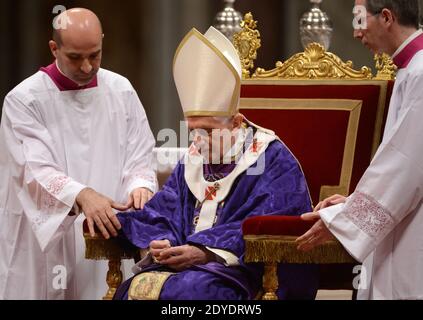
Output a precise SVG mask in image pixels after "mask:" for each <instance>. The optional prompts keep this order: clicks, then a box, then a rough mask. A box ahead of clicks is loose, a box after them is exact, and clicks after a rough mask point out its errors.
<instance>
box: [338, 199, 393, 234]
mask: <svg viewBox="0 0 423 320" xmlns="http://www.w3.org/2000/svg"><path fill="white" fill-rule="evenodd" d="M345 215H346V217H347V218H348V219H350V220H351V221H352V222H353V223H354V224H355V225H356V226H357V227H358V228H360V229H361V230H362V231H363V232H365V233H366V234H367V235H369V236H370V237H371V238H374V239H375V238H378V237H380V236H383V235H385V234H387V233H388V232H389V231H390V229H391V228H390V227H391V226H392V225H393V224H394V219H393V218H392V214H391V212H390V211H389V210H387V209H385V208H384V207H383V206H382V205H380V204H379V203H378V202H377V201H376V200H374V199H373V198H371V197H370V196H368V195H366V194H364V193H361V192H355V193H354V194H353V195H351V197H350V199H349V200H348V201H347V203H346V206H345Z"/></svg>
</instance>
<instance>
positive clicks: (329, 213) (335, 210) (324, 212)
mask: <svg viewBox="0 0 423 320" xmlns="http://www.w3.org/2000/svg"><path fill="white" fill-rule="evenodd" d="M344 205H345V204H344V203H339V204H337V205H334V206H330V207H327V208H324V209H321V210H319V213H320V218H321V219H322V220H323V222H324V223H325V224H326V226H328V225H330V224H331V222H332V220H333V219H335V217H336V216H337V215H338V214H339V213H341V211H342V209H343V208H344Z"/></svg>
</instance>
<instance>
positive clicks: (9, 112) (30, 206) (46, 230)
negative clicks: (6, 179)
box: [1, 94, 85, 251]
mask: <svg viewBox="0 0 423 320" xmlns="http://www.w3.org/2000/svg"><path fill="white" fill-rule="evenodd" d="M1 131H2V135H3V139H4V141H5V144H6V148H7V150H3V151H2V152H8V154H9V159H10V162H9V164H8V166H9V168H12V169H11V170H15V172H16V174H17V176H15V179H18V184H19V185H20V188H21V189H20V190H17V192H18V198H19V201H20V202H21V205H22V208H24V213H25V215H26V216H27V218H28V219H29V221H30V223H31V226H32V229H33V231H34V232H35V235H36V238H37V239H38V242H39V244H40V247H41V249H42V250H43V251H48V250H49V248H50V247H51V246H50V245H53V244H55V239H57V238H58V237H61V236H62V235H63V234H64V233H65V232H66V231H67V228H69V226H70V225H71V224H72V223H73V221H74V219H75V216H73V217H71V216H70V215H69V213H70V212H71V211H72V209H74V208H75V199H76V196H77V195H78V194H79V192H80V191H81V190H82V189H84V188H85V186H84V185H82V184H81V183H79V182H77V181H75V180H73V179H72V178H71V177H69V176H67V175H66V174H65V173H64V170H63V168H62V167H61V166H60V164H59V160H58V156H57V154H56V150H55V147H54V146H55V144H56V143H57V141H54V140H53V138H52V137H51V135H50V134H49V131H48V129H47V128H46V126H45V125H44V124H43V121H42V118H41V117H40V116H39V114H38V113H37V110H36V108H35V107H34V106H33V105H32V103H30V102H24V101H22V100H21V99H20V98H18V97H17V96H15V95H13V94H9V95H8V96H7V97H6V99H5V102H4V106H3V117H2V122H1Z"/></svg>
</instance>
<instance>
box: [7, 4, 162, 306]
mask: <svg viewBox="0 0 423 320" xmlns="http://www.w3.org/2000/svg"><path fill="white" fill-rule="evenodd" d="M56 19H58V20H56V21H55V22H57V21H59V19H60V20H61V22H62V23H61V24H60V25H61V26H64V27H63V28H62V29H60V30H54V32H53V40H52V41H50V43H49V46H50V49H51V52H52V54H53V56H54V57H55V61H54V62H53V63H52V64H51V65H49V66H47V67H45V68H41V69H40V71H39V72H37V73H36V74H34V75H33V76H31V77H30V78H28V79H26V80H25V81H23V82H22V83H21V84H19V85H18V86H17V87H16V88H14V89H13V90H12V91H11V92H10V93H9V94H8V95H7V96H6V98H5V101H4V106H3V115H2V121H1V130H0V150H1V153H0V181H1V184H0V299H97V298H100V297H101V296H102V295H103V294H104V293H105V292H106V283H105V280H104V279H105V278H106V270H107V269H106V265H105V264H104V263H103V262H93V261H88V260H85V259H84V250H85V246H84V241H83V235H82V222H83V221H84V219H88V222H89V225H90V230H91V232H93V228H94V226H95V225H96V226H97V227H98V228H99V229H100V230H101V231H102V233H103V235H104V236H105V237H106V238H109V237H113V236H116V235H117V232H118V230H120V228H121V225H120V223H119V221H118V220H117V219H116V217H115V210H119V211H122V210H127V209H128V208H130V207H134V208H138V209H139V208H142V207H143V206H144V204H145V203H146V202H147V201H148V200H149V199H150V198H151V196H152V194H153V193H154V192H155V191H156V188H157V183H156V176H155V172H154V170H153V169H152V163H151V161H152V149H153V147H154V145H155V141H154V137H153V135H152V133H151V130H150V127H149V124H148V120H147V117H146V114H145V111H144V109H143V106H142V105H141V102H140V100H139V98H138V96H137V93H136V92H135V90H134V88H133V87H132V86H131V84H130V82H129V81H128V80H127V79H126V78H124V77H122V76H120V75H118V74H115V73H113V72H110V71H107V70H104V69H101V68H100V64H101V58H102V43H103V31H102V27H101V23H100V21H99V19H98V18H97V16H96V15H95V14H94V13H93V12H91V11H89V10H86V9H71V10H68V11H65V12H63V13H62V14H61V15H60V16H58V17H57V18H56ZM63 22H65V23H63ZM54 25H57V23H55V24H54Z"/></svg>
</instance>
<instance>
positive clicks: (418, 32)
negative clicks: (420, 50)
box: [391, 29, 423, 59]
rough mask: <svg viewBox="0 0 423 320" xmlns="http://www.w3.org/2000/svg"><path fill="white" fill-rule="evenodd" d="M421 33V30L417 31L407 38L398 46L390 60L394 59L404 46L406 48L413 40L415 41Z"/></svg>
mask: <svg viewBox="0 0 423 320" xmlns="http://www.w3.org/2000/svg"><path fill="white" fill-rule="evenodd" d="M422 33H423V31H422V30H421V29H418V30H417V31H416V32H414V33H413V34H412V35H411V36H409V37H408V38H407V40H405V41H404V42H403V43H402V44H401V45H400V46H399V48H398V49H397V50H396V51H395V52H394V54H393V55H392V57H391V58H392V59H394V58H395V57H396V56H397V55H398V54H399V53H400V52H401V51H402V50H404V48H405V47H406V46H408V45H409V44H410V43H411V42H412V41H413V40H414V39H416V38H417V37H418V36H419V35H421V34H422Z"/></svg>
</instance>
